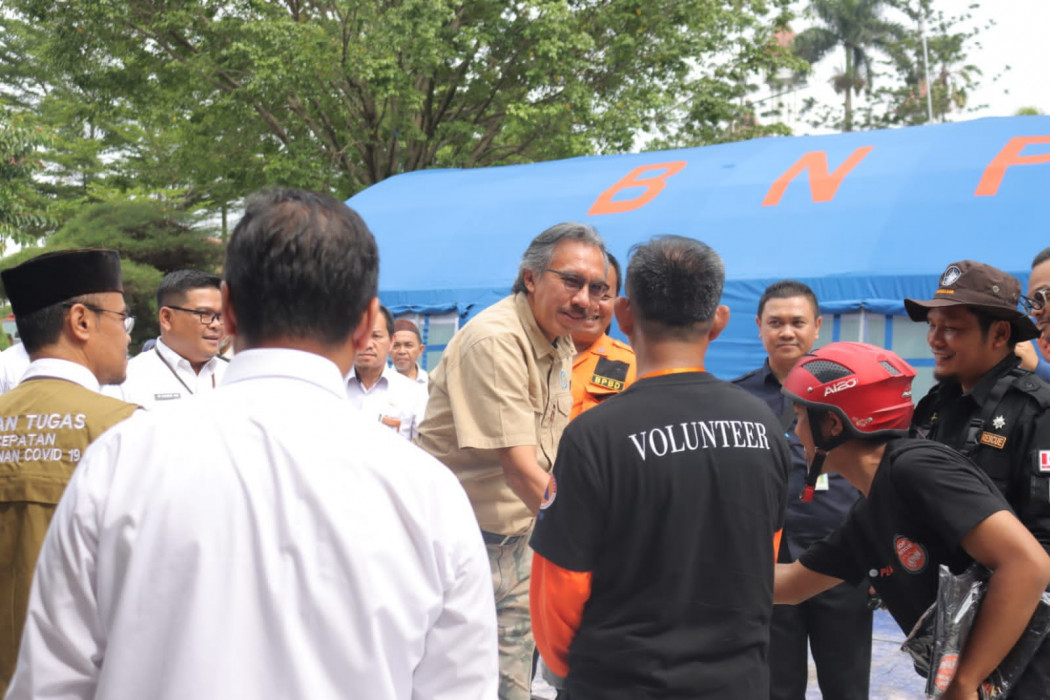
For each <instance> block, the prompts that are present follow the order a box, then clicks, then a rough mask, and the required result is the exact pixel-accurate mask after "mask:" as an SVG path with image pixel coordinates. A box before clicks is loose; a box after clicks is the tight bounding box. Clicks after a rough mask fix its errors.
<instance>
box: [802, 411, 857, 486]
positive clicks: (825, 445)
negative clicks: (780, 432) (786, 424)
mask: <svg viewBox="0 0 1050 700" xmlns="http://www.w3.org/2000/svg"><path fill="white" fill-rule="evenodd" d="M806 413H807V414H808V416H809V430H810V433H811V434H812V435H813V443H814V446H815V448H816V449H815V451H814V454H813V461H812V462H810V464H809V469H807V470H806V485H805V487H803V489H802V493H800V494H799V496H798V497H799V500H801V501H805V502H806V503H810V502H812V501H813V492H814V491H816V489H817V479H819V478H820V474H821V472H822V471H823V470H824V460H825V459H827V456H828V452H830V451H831V450H833V449H835V448H836V447H838V446H839V445H841V444H842V443H844V442H846V441H848V440H849V438H850V436H849V434H848V433H847V431H846V430H843V431H842V432H841V433H839V434H838V435H832V436H829V437H825V436H824V430H823V429H822V428H821V420H822V419H823V417H824V414H825V413H827V411H817V410H815V409H812V408H807V409H806Z"/></svg>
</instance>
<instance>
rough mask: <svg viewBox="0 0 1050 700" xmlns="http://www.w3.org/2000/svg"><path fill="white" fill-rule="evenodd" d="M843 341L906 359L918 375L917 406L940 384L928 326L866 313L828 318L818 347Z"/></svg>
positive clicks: (914, 392) (914, 385)
mask: <svg viewBox="0 0 1050 700" xmlns="http://www.w3.org/2000/svg"><path fill="white" fill-rule="evenodd" d="M829 325H830V326H831V327H830V328H829V327H828V326H829ZM839 340H842V341H853V342H860V343H871V344H872V345H878V346H879V347H883V348H887V349H889V350H893V351H894V352H895V353H897V354H898V355H900V356H901V357H902V358H904V360H905V361H906V362H907V363H908V364H910V365H911V366H912V367H914V368H915V371H916V372H917V375H916V377H915V381H914V382H913V383H912V399H913V400H914V401H916V402H918V400H919V399H921V398H922V397H923V396H925V395H926V392H927V391H929V390H930V387H932V386H933V385H934V384H935V383H936V382H935V380H934V378H933V354H932V353H931V352H930V346H929V345H928V344H927V343H926V324H925V323H915V322H914V321H912V320H911V319H910V318H908V317H907V316H884V315H882V314H874V313H871V312H870V311H864V310H863V309H862V310H861V311H859V312H857V313H852V314H836V315H834V316H831V317H828V316H825V317H824V326H823V328H821V331H820V339H819V340H818V341H817V343H816V346H817V347H819V346H821V345H824V344H826V343H830V342H832V341H839Z"/></svg>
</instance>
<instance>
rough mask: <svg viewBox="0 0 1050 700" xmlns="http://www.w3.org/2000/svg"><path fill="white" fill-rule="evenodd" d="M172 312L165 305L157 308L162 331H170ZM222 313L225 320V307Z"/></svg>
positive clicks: (158, 321)
mask: <svg viewBox="0 0 1050 700" xmlns="http://www.w3.org/2000/svg"><path fill="white" fill-rule="evenodd" d="M223 284H226V283H225V282H223ZM173 313H175V312H174V311H172V310H171V309H169V308H168V307H166V306H162V307H160V309H158V310H157V323H158V324H159V325H160V329H161V330H162V331H170V330H171V315H172V314H173ZM222 315H223V320H224V321H225V319H226V311H225V309H224V310H223V312H222Z"/></svg>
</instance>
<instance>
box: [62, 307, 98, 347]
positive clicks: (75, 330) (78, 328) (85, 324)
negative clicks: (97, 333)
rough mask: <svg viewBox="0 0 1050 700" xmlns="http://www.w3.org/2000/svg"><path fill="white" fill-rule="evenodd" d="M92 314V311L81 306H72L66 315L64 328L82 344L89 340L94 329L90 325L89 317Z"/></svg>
mask: <svg viewBox="0 0 1050 700" xmlns="http://www.w3.org/2000/svg"><path fill="white" fill-rule="evenodd" d="M94 313H95V312H94V311H92V310H91V309H89V308H88V307H86V306H84V305H83V304H73V305H72V306H70V307H69V311H68V312H67V313H66V323H65V325H66V328H68V329H69V332H70V333H72V334H73V337H74V338H76V339H77V340H79V341H80V342H82V343H86V342H87V341H88V339H90V338H91V334H92V332H93V328H94V327H93V326H92V325H91V318H90V317H91V316H92V315H94Z"/></svg>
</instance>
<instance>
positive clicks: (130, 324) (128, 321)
mask: <svg viewBox="0 0 1050 700" xmlns="http://www.w3.org/2000/svg"><path fill="white" fill-rule="evenodd" d="M73 303H77V304H80V305H81V306H83V307H84V308H86V309H91V310H92V311H94V312H95V313H99V314H113V315H115V316H120V318H121V320H122V321H123V322H124V332H125V333H127V334H128V335H130V334H131V329H132V328H134V327H135V317H134V316H132V315H131V314H129V313H128V312H127V311H110V310H109V309H103V308H102V307H101V306H95V305H94V304H85V303H84V302H82V301H80V302H73ZM73 303H70V304H67V305H66V306H67V308H68V307H70V306H73Z"/></svg>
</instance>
